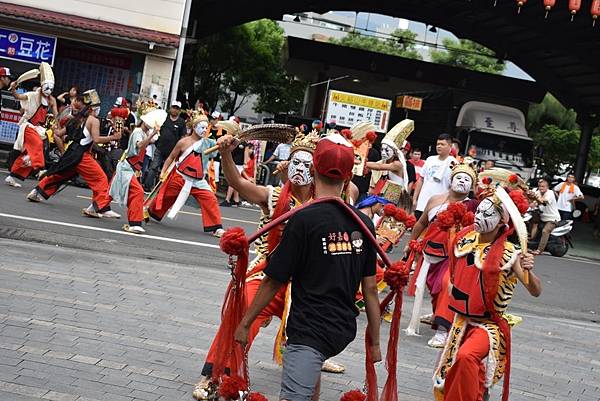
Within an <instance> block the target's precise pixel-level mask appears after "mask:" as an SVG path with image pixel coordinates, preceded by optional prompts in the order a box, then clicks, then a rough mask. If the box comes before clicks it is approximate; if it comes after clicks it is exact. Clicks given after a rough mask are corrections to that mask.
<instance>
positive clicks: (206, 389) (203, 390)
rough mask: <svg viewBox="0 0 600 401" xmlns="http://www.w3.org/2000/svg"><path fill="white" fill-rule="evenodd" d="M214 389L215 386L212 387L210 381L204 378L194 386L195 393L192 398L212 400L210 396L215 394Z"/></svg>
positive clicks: (193, 392) (202, 400)
mask: <svg viewBox="0 0 600 401" xmlns="http://www.w3.org/2000/svg"><path fill="white" fill-rule="evenodd" d="M213 387H214V386H213V385H212V383H211V382H210V380H208V378H206V377H203V378H202V379H200V381H199V382H198V383H196V385H195V386H194V391H192V397H194V398H195V399H197V400H201V401H204V400H210V398H209V396H211V393H212V392H214V388H213Z"/></svg>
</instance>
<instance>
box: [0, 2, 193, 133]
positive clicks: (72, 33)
mask: <svg viewBox="0 0 600 401" xmlns="http://www.w3.org/2000/svg"><path fill="white" fill-rule="evenodd" d="M184 7H185V0H145V1H143V2H142V1H129V2H127V1H121V0H86V1H82V0H58V1H53V2H47V1H42V0H8V1H0V16H1V17H2V19H1V20H0V65H3V66H7V67H9V68H10V69H11V70H12V71H13V74H14V75H17V76H18V75H20V74H21V73H23V72H25V71H28V70H30V69H32V68H35V67H36V65H38V64H39V62H41V61H46V62H48V63H50V64H51V65H52V67H53V70H54V75H55V80H56V85H55V92H54V93H55V94H58V93H60V92H63V91H67V90H68V89H69V88H70V87H71V86H72V85H77V86H79V87H80V89H81V90H82V91H83V90H87V89H91V88H94V89H96V90H97V91H98V93H99V94H100V97H101V99H102V112H103V113H105V112H107V111H108V109H109V108H110V107H111V105H112V104H113V103H114V101H115V99H116V98H117V97H119V96H124V97H126V98H127V99H130V100H131V101H133V102H134V103H135V102H136V100H137V99H138V98H139V97H142V98H152V97H154V96H155V98H156V100H157V101H158V102H159V103H161V104H163V105H165V104H166V102H167V99H168V95H169V89H170V84H171V79H172V74H173V68H174V64H175V58H176V55H177V47H178V45H179V35H180V32H181V27H182V19H183V14H184ZM2 109H3V120H5V121H6V120H10V118H7V117H11V116H8V115H4V114H6V113H7V112H6V111H5V110H7V108H6V107H3V108H2ZM0 140H4V141H5V142H6V141H7V138H2V136H0Z"/></svg>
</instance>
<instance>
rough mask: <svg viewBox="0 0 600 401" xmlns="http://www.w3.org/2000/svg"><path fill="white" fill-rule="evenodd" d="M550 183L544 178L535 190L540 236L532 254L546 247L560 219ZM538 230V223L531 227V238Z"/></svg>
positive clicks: (537, 253)
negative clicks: (540, 227)
mask: <svg viewBox="0 0 600 401" xmlns="http://www.w3.org/2000/svg"><path fill="white" fill-rule="evenodd" d="M549 188H550V184H549V183H548V181H546V180H545V179H541V180H539V181H538V188H537V190H536V191H535V193H536V195H537V201H536V202H537V204H538V206H539V209H540V224H542V225H543V227H542V237H541V238H540V243H539V245H538V248H537V250H535V251H533V252H532V253H533V254H534V255H539V254H541V253H542V252H544V250H545V249H546V245H547V244H548V239H549V238H550V233H551V232H552V230H554V229H555V228H556V223H558V222H559V221H560V213H559V211H558V207H557V203H556V196H554V192H552V191H549V190H548V189H549ZM537 232H538V224H537V223H536V224H534V225H533V227H532V228H531V238H533V239H534V240H535V237H536V236H537Z"/></svg>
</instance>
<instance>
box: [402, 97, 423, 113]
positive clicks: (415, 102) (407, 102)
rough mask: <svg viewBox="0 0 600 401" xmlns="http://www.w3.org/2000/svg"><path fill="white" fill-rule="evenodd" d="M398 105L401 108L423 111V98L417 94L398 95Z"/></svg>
mask: <svg viewBox="0 0 600 401" xmlns="http://www.w3.org/2000/svg"><path fill="white" fill-rule="evenodd" d="M396 107H397V108H399V109H406V110H415V111H421V108H423V99H422V98H420V97H415V96H398V97H397V98H396Z"/></svg>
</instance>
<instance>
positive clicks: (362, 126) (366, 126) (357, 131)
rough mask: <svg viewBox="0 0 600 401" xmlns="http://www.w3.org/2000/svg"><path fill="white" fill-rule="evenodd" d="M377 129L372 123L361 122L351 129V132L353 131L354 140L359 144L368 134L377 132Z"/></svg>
mask: <svg viewBox="0 0 600 401" xmlns="http://www.w3.org/2000/svg"><path fill="white" fill-rule="evenodd" d="M375 129H376V127H375V125H373V123H372V122H371V121H359V122H357V123H356V124H354V125H353V126H352V127H350V131H352V140H353V141H357V142H358V141H361V140H362V139H363V138H364V137H366V136H367V133H369V132H371V131H375Z"/></svg>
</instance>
